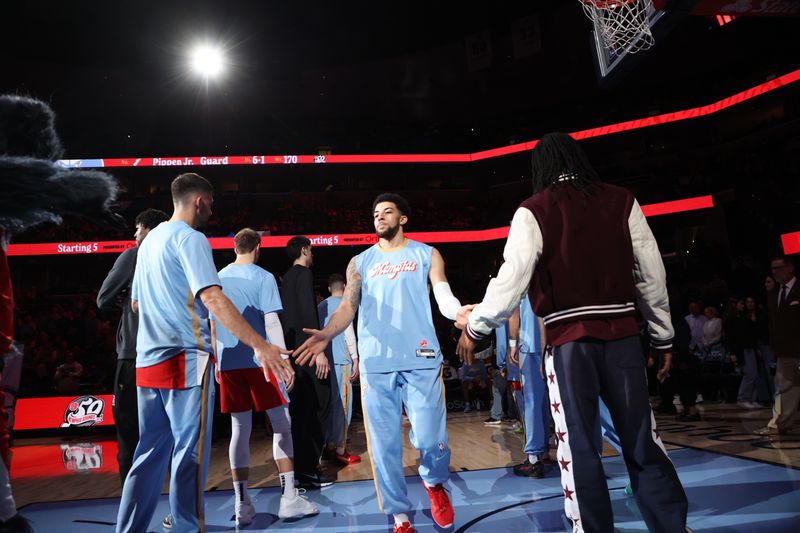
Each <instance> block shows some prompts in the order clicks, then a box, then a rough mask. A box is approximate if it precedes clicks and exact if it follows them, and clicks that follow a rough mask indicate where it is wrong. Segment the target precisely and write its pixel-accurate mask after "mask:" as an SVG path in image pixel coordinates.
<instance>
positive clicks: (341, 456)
mask: <svg viewBox="0 0 800 533" xmlns="http://www.w3.org/2000/svg"><path fill="white" fill-rule="evenodd" d="M336 460H337V461H339V462H340V463H342V464H343V465H354V464H356V463H360V462H361V456H359V455H352V454H351V453H350V452H348V451H347V450H345V451H344V453H337V454H336Z"/></svg>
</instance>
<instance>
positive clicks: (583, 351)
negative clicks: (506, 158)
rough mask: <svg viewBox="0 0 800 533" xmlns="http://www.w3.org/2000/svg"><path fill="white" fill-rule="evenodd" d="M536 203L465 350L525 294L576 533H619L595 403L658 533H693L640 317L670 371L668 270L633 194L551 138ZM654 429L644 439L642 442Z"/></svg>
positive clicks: (521, 212)
mask: <svg viewBox="0 0 800 533" xmlns="http://www.w3.org/2000/svg"><path fill="white" fill-rule="evenodd" d="M532 167H533V185H534V187H533V188H534V194H533V196H531V197H530V198H529V199H527V200H525V201H524V202H523V203H522V205H521V206H520V207H519V208H518V209H517V211H516V213H515V214H514V218H513V220H512V222H511V230H510V231H509V235H508V241H507V243H506V247H505V250H504V252H503V255H504V258H505V263H504V264H503V266H502V267H501V268H500V271H499V273H498V275H497V277H496V278H494V279H493V280H492V281H491V282H490V283H489V286H488V287H487V289H486V294H485V296H484V298H483V301H482V302H481V303H480V304H478V305H477V306H476V307H474V309H473V310H472V312H471V314H470V315H469V318H468V320H467V321H466V322H464V323H462V324H459V325H460V326H461V327H462V328H463V329H464V332H463V334H462V336H461V340H460V341H459V346H458V350H457V351H458V353H459V355H460V356H461V357H462V358H464V359H466V360H470V359H471V357H472V353H473V350H474V345H475V341H477V340H479V339H481V338H483V337H485V336H486V335H488V334H489V333H490V332H491V331H492V329H493V328H495V327H497V326H498V325H500V324H501V323H502V322H503V321H504V320H506V319H507V318H508V317H509V316H510V315H511V313H512V312H513V310H514V308H515V307H516V306H517V305H518V304H519V301H520V299H521V298H522V297H523V296H524V294H525V292H526V291H528V294H529V296H530V301H531V304H532V306H533V309H534V311H535V312H536V314H537V315H539V316H541V317H543V319H544V323H545V326H546V331H547V343H548V348H547V351H546V354H545V368H546V375H547V385H548V388H549V394H550V398H549V400H550V407H551V411H552V414H553V419H554V421H555V424H556V434H557V435H558V438H559V447H558V464H559V470H560V471H561V486H562V488H563V490H564V508H565V511H566V514H567V517H569V518H570V519H571V520H572V523H573V529H574V531H576V532H577V531H597V532H608V531H612V530H613V516H612V512H611V501H610V498H609V495H608V487H607V485H606V479H605V475H604V474H603V467H602V465H601V462H600V458H599V456H598V455H597V451H596V449H595V446H594V434H595V433H594V432H595V420H596V419H597V411H598V397H601V398H603V400H604V401H605V403H606V405H607V406H608V408H609V410H610V411H611V416H612V418H613V421H614V426H615V427H616V428H617V431H618V432H619V436H620V440H621V442H622V448H623V452H624V455H625V461H626V463H627V466H628V473H629V475H630V479H631V485H632V487H633V491H634V494H635V495H636V500H637V502H638V504H639V508H640V510H641V512H642V516H643V518H644V521H645V523H646V524H647V527H648V529H649V530H650V531H658V532H670V533H672V532H678V531H681V532H682V531H685V528H686V513H687V500H686V494H685V493H684V490H683V487H682V486H681V483H680V480H679V479H678V476H677V473H676V472H675V468H674V466H673V465H672V463H671V462H670V460H669V458H668V457H667V454H666V451H665V449H664V445H663V444H662V442H661V439H660V438H659V435H658V430H657V429H656V426H655V419H654V418H653V414H652V411H651V409H650V404H649V402H648V393H647V383H646V378H645V358H644V355H643V354H642V349H641V344H640V342H639V330H638V328H637V325H636V319H635V317H634V313H635V309H636V308H637V307H638V309H639V311H640V312H641V313H642V315H643V316H644V318H645V319H646V320H647V326H648V331H649V333H650V338H651V346H652V349H653V350H654V351H657V352H661V353H662V354H663V356H664V357H663V366H662V367H661V368H660V370H659V379H664V377H666V374H667V372H668V371H669V367H670V364H671V357H672V356H671V353H670V351H671V348H672V337H673V329H672V324H671V321H670V313H669V302H668V299H667V290H666V285H665V278H666V275H665V272H664V265H663V263H662V261H661V255H660V253H659V251H658V246H657V244H656V241H655V239H654V238H653V234H652V232H651V231H650V228H649V226H648V225H647V222H646V221H645V218H644V215H643V214H642V210H641V208H640V207H639V204H638V203H637V202H636V200H635V199H634V197H633V194H632V193H631V192H630V191H628V190H626V189H623V188H620V187H616V186H614V185H609V184H606V183H602V182H600V181H599V179H598V178H597V175H596V173H595V171H594V169H593V168H592V167H591V165H589V163H588V161H587V160H586V156H585V155H584V153H583V150H581V148H580V147H579V146H578V144H577V143H576V142H575V141H574V140H573V139H572V138H571V137H569V136H568V135H565V134H563V133H550V134H548V135H545V136H544V137H543V138H542V140H541V141H539V143H538V144H537V146H536V147H535V148H534V150H533V154H532ZM645 429H646V430H645Z"/></svg>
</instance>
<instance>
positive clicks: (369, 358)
mask: <svg viewBox="0 0 800 533" xmlns="http://www.w3.org/2000/svg"><path fill="white" fill-rule="evenodd" d="M432 251H433V248H431V247H430V246H428V245H427V244H422V243H420V242H417V241H412V240H406V244H405V246H403V248H401V249H399V250H393V251H389V252H386V251H383V250H381V248H380V246H379V245H378V244H375V245H374V246H372V247H371V248H369V249H367V250H365V251H364V252H362V253H360V254H358V255H357V256H356V267H357V268H358V271H359V273H360V274H361V305H360V306H359V313H358V316H359V320H358V352H359V354H360V355H361V369H362V372H365V373H374V372H396V371H403V370H413V369H423V368H438V367H439V366H440V365H441V364H442V351H441V349H440V348H439V341H438V340H437V338H436V331H435V330H434V327H433V318H432V317H431V303H430V298H429V296H428V291H427V284H428V272H429V271H430V266H431V253H432Z"/></svg>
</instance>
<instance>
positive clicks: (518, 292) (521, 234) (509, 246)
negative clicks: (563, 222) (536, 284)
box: [467, 207, 542, 340]
mask: <svg viewBox="0 0 800 533" xmlns="http://www.w3.org/2000/svg"><path fill="white" fill-rule="evenodd" d="M541 255H542V232H541V230H540V229H539V224H538V222H536V217H534V216H533V213H532V212H531V211H530V210H529V209H526V208H524V207H520V208H519V209H517V211H516V213H514V218H513V219H512V220H511V229H510V230H509V232H508V240H507V241H506V246H505V248H504V249H503V259H504V261H505V262H504V263H503V265H502V266H501V267H500V271H499V272H498V273H497V277H495V278H494V279H492V280H491V281H490V282H489V286H488V287H486V294H485V295H484V296H483V301H482V302H481V303H480V304H478V306H477V307H476V308H475V309H473V311H472V313H471V314H470V315H469V322H468V324H467V335H468V336H469V337H471V338H472V339H475V340H477V339H481V338H483V337H486V336H487V335H489V333H491V332H492V330H493V329H494V328H496V327H498V326H499V325H500V324H502V323H503V322H505V321H506V320H508V317H510V316H511V313H513V312H514V309H516V307H517V306H518V305H519V302H520V300H522V298H523V296H524V295H525V292H526V291H527V290H528V284H529V283H530V281H531V276H532V275H533V269H534V267H535V266H536V263H537V261H539V258H540V257H541Z"/></svg>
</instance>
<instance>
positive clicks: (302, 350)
mask: <svg viewBox="0 0 800 533" xmlns="http://www.w3.org/2000/svg"><path fill="white" fill-rule="evenodd" d="M303 332H305V333H306V334H308V335H309V337H308V338H307V339H306V342H304V343H303V344H301V345H300V346H299V347H298V348H297V349H295V351H294V354H293V356H294V358H295V362H296V363H297V364H298V365H305V364H308V366H314V363H315V358H316V356H317V355H319V354H321V353H325V348H327V347H328V343H329V342H330V339H329V338H328V336H327V335H326V334H325V333H324V332H322V331H320V330H318V329H310V328H303Z"/></svg>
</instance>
